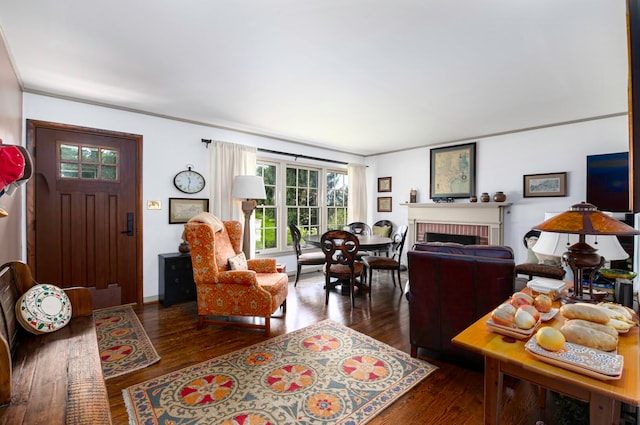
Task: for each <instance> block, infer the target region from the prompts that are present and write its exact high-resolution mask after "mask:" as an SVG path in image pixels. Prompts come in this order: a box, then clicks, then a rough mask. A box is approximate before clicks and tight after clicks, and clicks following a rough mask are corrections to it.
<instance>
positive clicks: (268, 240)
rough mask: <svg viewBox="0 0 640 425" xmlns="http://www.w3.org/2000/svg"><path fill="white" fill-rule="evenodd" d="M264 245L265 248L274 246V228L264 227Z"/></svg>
mask: <svg viewBox="0 0 640 425" xmlns="http://www.w3.org/2000/svg"><path fill="white" fill-rule="evenodd" d="M264 247H265V248H275V247H276V229H266V230H265V231H264Z"/></svg>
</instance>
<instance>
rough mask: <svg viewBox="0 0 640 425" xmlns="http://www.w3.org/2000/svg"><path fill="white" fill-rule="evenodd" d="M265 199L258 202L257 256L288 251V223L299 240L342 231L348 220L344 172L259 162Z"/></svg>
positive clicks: (286, 162)
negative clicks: (298, 232)
mask: <svg viewBox="0 0 640 425" xmlns="http://www.w3.org/2000/svg"><path fill="white" fill-rule="evenodd" d="M256 175H258V176H262V178H263V180H264V184H265V191H266V194H267V197H266V199H260V200H258V201H257V203H258V205H257V208H256V212H255V220H256V252H257V253H258V254H275V253H278V252H286V251H290V250H291V234H290V232H289V227H288V224H289V223H294V224H296V226H298V228H300V232H301V233H302V236H303V237H304V236H306V235H319V234H322V233H324V231H326V230H327V229H341V228H342V227H343V226H344V225H345V224H347V223H346V219H347V200H348V178H347V170H346V169H344V170H340V169H334V168H327V167H321V166H317V165H310V164H302V163H298V162H296V163H295V164H293V163H290V162H288V161H277V160H273V159H261V158H258V161H257V167H256Z"/></svg>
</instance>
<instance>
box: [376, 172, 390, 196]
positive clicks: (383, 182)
mask: <svg viewBox="0 0 640 425" xmlns="http://www.w3.org/2000/svg"><path fill="white" fill-rule="evenodd" d="M378 192H391V177H378ZM378 199H379V198H378Z"/></svg>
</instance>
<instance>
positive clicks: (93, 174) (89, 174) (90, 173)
mask: <svg viewBox="0 0 640 425" xmlns="http://www.w3.org/2000/svg"><path fill="white" fill-rule="evenodd" d="M82 178H83V179H97V178H98V166H97V165H91V164H83V165H82Z"/></svg>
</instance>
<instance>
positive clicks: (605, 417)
mask: <svg viewBox="0 0 640 425" xmlns="http://www.w3.org/2000/svg"><path fill="white" fill-rule="evenodd" d="M621 408H622V405H621V403H620V402H619V401H616V400H614V399H612V398H611V397H607V396H605V395H603V394H598V393H594V392H592V393H591V394H590V400H589V423H592V424H607V425H609V424H612V425H618V424H619V423H620V410H621Z"/></svg>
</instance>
